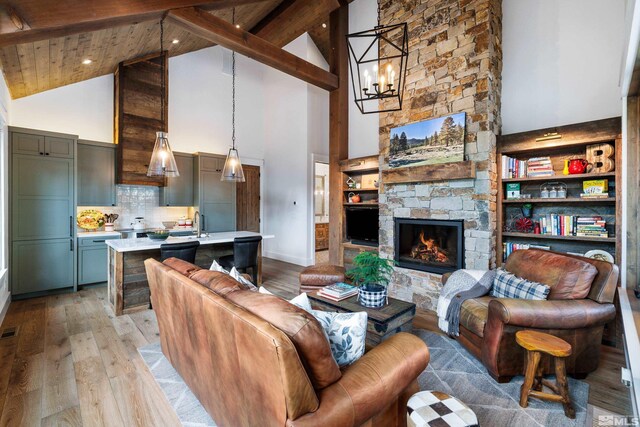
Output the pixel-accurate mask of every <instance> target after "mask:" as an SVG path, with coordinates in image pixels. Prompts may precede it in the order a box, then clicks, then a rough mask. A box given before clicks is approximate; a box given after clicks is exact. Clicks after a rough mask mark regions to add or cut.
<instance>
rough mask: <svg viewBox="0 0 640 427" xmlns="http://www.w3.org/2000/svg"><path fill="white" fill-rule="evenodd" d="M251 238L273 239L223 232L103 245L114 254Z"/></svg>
mask: <svg viewBox="0 0 640 427" xmlns="http://www.w3.org/2000/svg"><path fill="white" fill-rule="evenodd" d="M251 236H262V239H263V240H264V239H273V238H274V237H275V236H274V235H272V234H260V233H254V232H252V231H225V232H221V233H208V234H206V233H204V234H203V235H202V237H200V238H197V237H196V236H189V237H169V238H168V239H167V240H151V239H149V238H148V237H142V238H137V239H117V240H107V241H106V242H105V243H106V244H107V246H109V247H110V248H111V249H113V250H114V251H116V252H135V251H146V250H152V249H160V245H162V244H163V243H169V244H170V243H184V242H193V241H194V240H198V241H200V245H215V244H221V243H233V239H235V238H236V237H251Z"/></svg>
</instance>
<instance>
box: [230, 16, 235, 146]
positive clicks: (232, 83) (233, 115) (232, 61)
mask: <svg viewBox="0 0 640 427" xmlns="http://www.w3.org/2000/svg"><path fill="white" fill-rule="evenodd" d="M231 20H232V23H233V25H234V26H235V25H236V8H235V7H234V8H233V12H232V17H231ZM231 143H232V146H233V149H234V150H235V149H236V51H235V50H232V51H231Z"/></svg>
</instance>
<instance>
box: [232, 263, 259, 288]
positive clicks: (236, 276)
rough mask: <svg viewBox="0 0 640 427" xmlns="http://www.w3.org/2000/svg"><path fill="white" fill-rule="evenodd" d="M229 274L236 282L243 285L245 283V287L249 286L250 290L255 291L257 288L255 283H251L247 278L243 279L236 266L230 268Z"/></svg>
mask: <svg viewBox="0 0 640 427" xmlns="http://www.w3.org/2000/svg"><path fill="white" fill-rule="evenodd" d="M229 276H231V277H233V278H234V279H236V280H237V281H238V282H240V283H242V284H243V285H245V286H246V287H247V288H249V290H250V291H257V290H258V288H257V287H256V285H254V284H253V283H251V280H247V279H245V277H244V276H243V275H242V274H240V272H239V271H238V269H237V268H235V267H233V268H232V269H231V271H230V272H229Z"/></svg>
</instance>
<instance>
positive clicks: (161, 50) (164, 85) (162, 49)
mask: <svg viewBox="0 0 640 427" xmlns="http://www.w3.org/2000/svg"><path fill="white" fill-rule="evenodd" d="M160 60H161V61H162V76H161V77H160V86H161V88H162V92H161V93H160V117H161V121H162V124H161V126H162V131H163V132H165V129H166V126H165V122H164V92H165V91H166V82H165V74H166V72H167V70H166V59H165V57H164V17H162V18H161V19H160Z"/></svg>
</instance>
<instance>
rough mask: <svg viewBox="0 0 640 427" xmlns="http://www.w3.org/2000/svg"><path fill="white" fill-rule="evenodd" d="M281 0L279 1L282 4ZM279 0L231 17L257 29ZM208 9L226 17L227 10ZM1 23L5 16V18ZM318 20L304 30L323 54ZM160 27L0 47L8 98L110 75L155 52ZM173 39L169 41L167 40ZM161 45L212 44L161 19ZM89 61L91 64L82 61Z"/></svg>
mask: <svg viewBox="0 0 640 427" xmlns="http://www.w3.org/2000/svg"><path fill="white" fill-rule="evenodd" d="M286 2H287V0H284V3H286ZM281 3H283V0H266V1H258V2H253V3H251V4H244V5H240V6H238V7H237V8H236V21H237V22H238V23H239V24H240V26H241V27H242V28H245V29H254V28H255V29H256V30H259V27H260V26H259V25H258V24H260V23H261V22H262V21H263V19H264V20H265V21H266V20H268V17H269V15H270V13H271V12H272V11H274V9H276V8H278V6H280V5H281ZM210 13H212V14H213V15H215V16H217V17H219V18H221V19H224V20H226V21H229V22H230V21H231V13H232V9H220V10H213V11H211V12H210ZM5 21H6V19H5ZM323 22H328V17H327V19H326V20H325V21H323V20H322V19H321V20H319V21H318V22H317V24H314V27H313V28H312V29H311V30H310V33H311V34H312V38H313V40H314V41H315V42H316V44H319V48H320V51H321V52H322V53H323V54H324V55H325V57H326V58H328V50H329V36H328V33H329V30H328V28H327V29H325V28H323V27H322V23H323ZM5 25H6V24H5ZM159 38H160V25H159V21H158V20H157V19H154V20H152V21H143V22H139V23H134V24H132V25H125V26H118V27H113V28H106V29H100V30H97V31H90V32H82V33H78V34H71V35H66V36H63V37H55V38H51V39H46V40H40V41H35V42H29V43H22V44H17V45H6V46H2V47H0V67H1V68H2V72H3V74H4V77H5V81H6V82H7V86H8V87H9V92H10V94H11V97H12V98H13V99H16V98H22V97H25V96H29V95H33V94H36V93H39V92H43V91H46V90H49V89H53V88H57V87H61V86H65V85H68V84H72V83H76V82H80V81H83V80H88V79H91V78H94V77H99V76H103V75H107V74H112V73H113V72H114V70H115V69H116V67H117V65H118V63H120V62H121V61H125V60H129V59H133V58H137V57H140V56H144V55H147V54H150V53H153V52H157V51H159V50H160V46H159V44H160V42H159ZM174 39H176V40H179V43H177V44H173V43H172V40H174ZM164 45H165V49H167V50H168V51H169V55H170V56H177V55H182V54H184V53H188V52H193V51H196V50H199V49H203V48H205V47H209V46H211V45H212V44H211V43H210V42H208V41H206V40H204V39H201V38H199V37H197V36H195V35H193V34H191V33H189V32H188V31H186V30H184V29H182V28H180V27H178V26H176V25H172V24H170V23H169V22H165V37H164ZM86 59H90V60H92V63H91V64H88V65H85V64H83V63H82V62H83V61H84V60H86Z"/></svg>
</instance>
